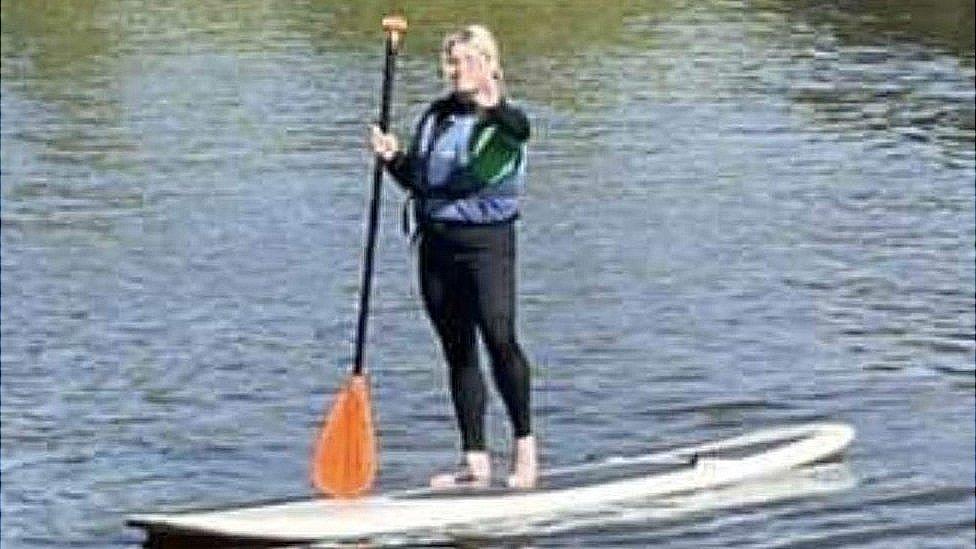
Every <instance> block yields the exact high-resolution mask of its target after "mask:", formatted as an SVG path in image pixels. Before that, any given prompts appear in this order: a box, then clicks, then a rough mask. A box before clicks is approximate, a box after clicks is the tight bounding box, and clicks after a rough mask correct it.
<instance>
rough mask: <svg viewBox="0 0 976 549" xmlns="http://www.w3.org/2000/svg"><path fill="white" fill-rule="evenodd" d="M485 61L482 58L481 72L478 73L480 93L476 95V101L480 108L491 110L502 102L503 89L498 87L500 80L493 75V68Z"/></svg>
mask: <svg viewBox="0 0 976 549" xmlns="http://www.w3.org/2000/svg"><path fill="white" fill-rule="evenodd" d="M485 61H486V60H485V59H484V57H482V58H481V64H480V65H481V66H480V69H481V70H479V71H478V91H477V93H475V96H474V101H475V103H477V104H478V106H479V107H483V108H486V109H490V108H492V107H495V106H497V105H498V103H499V102H501V99H502V93H501V87H500V86H499V85H498V80H497V79H496V78H495V75H494V74H492V70H491V68H490V67H489V66H488V63H487V62H485Z"/></svg>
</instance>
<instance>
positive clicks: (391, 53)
mask: <svg viewBox="0 0 976 549" xmlns="http://www.w3.org/2000/svg"><path fill="white" fill-rule="evenodd" d="M383 30H384V31H385V32H386V61H385V63H384V68H383V99H382V101H381V102H380V129H381V130H383V132H384V133H386V132H387V131H388V129H389V126H390V103H391V98H392V96H393V71H394V69H395V68H396V55H397V51H398V50H399V47H400V38H401V37H402V35H403V33H404V31H406V30H407V21H406V20H405V19H403V18H402V17H399V16H391V17H384V18H383ZM383 168H384V166H383V159H382V158H380V157H378V156H377V157H376V164H375V165H374V167H373V193H372V196H371V197H370V201H369V223H368V228H367V230H366V251H365V256H364V259H363V281H362V293H361V294H360V296H359V325H358V326H357V329H356V358H355V361H354V362H353V364H354V366H353V375H357V376H358V375H362V373H363V362H364V358H363V352H364V349H365V347H366V328H367V320H368V319H369V297H370V294H371V293H372V288H373V256H374V252H375V250H376V228H377V226H378V225H379V220H380V192H381V189H382V186H383Z"/></svg>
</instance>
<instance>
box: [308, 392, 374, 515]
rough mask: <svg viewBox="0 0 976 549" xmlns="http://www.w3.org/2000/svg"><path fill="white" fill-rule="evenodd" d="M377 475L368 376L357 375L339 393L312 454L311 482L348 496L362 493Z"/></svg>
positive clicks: (337, 493)
mask: <svg viewBox="0 0 976 549" xmlns="http://www.w3.org/2000/svg"><path fill="white" fill-rule="evenodd" d="M375 476H376V438H375V434H374V432H373V414H372V407H371V403H370V398H369V383H368V382H367V380H366V377H365V376H362V375H354V376H352V377H350V378H349V381H347V382H346V385H345V386H344V387H343V388H342V391H340V392H339V395H338V396H337V397H336V400H335V403H334V404H333V405H332V411H331V412H329V416H328V418H327V419H326V421H325V423H324V424H323V426H322V431H321V432H320V433H319V437H318V440H316V442H315V453H314V454H313V456H312V484H314V485H315V487H316V488H318V489H319V490H320V491H322V492H324V493H326V494H331V495H333V496H336V497H342V498H348V497H355V496H358V495H359V494H362V493H363V492H365V491H366V490H368V489H369V488H370V486H371V485H372V484H373V478H374V477H375Z"/></svg>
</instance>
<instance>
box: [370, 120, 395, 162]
mask: <svg viewBox="0 0 976 549" xmlns="http://www.w3.org/2000/svg"><path fill="white" fill-rule="evenodd" d="M370 143H371V145H372V146H373V153H374V154H376V155H377V156H379V157H380V158H382V159H383V160H384V161H386V162H390V161H391V160H393V157H394V156H396V153H397V151H399V150H400V147H399V144H398V143H397V138H396V136H395V135H393V134H392V133H383V130H381V129H380V127H379V126H377V125H376V124H373V125H372V134H371V135H370Z"/></svg>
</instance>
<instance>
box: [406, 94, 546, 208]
mask: <svg viewBox="0 0 976 549" xmlns="http://www.w3.org/2000/svg"><path fill="white" fill-rule="evenodd" d="M528 137H529V124H528V120H527V119H526V117H525V115H524V114H523V113H522V111H521V110H519V109H518V108H516V107H514V106H512V105H510V104H508V103H506V102H504V101H503V102H502V103H501V104H500V105H498V106H497V107H494V108H491V109H478V108H476V107H474V105H472V104H471V103H468V102H464V101H461V100H459V99H458V98H457V97H456V96H453V95H452V96H449V97H447V98H445V99H441V100H438V101H435V102H434V103H433V104H432V105H431V107H430V108H429V109H428V110H427V112H426V113H425V114H424V115H423V116H422V117H421V119H420V122H419V123H418V124H417V131H416V133H415V135H414V139H413V142H412V143H411V146H410V149H409V150H408V152H406V153H399V154H398V155H397V156H396V157H395V158H394V159H393V161H391V162H390V163H389V164H388V168H389V170H390V172H391V173H392V174H393V176H394V177H395V179H396V180H397V181H398V182H399V183H400V184H401V185H402V186H403V187H404V188H406V189H408V190H409V191H410V194H411V198H412V199H413V201H414V215H415V217H416V219H417V220H418V221H419V223H420V224H421V225H424V224H425V223H430V222H439V223H448V224H461V225H485V224H494V223H502V222H506V221H511V220H513V219H515V218H516V217H517V216H518V213H519V211H518V197H519V194H520V193H521V192H522V189H523V187H524V186H525V142H526V141H527V140H528Z"/></svg>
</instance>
